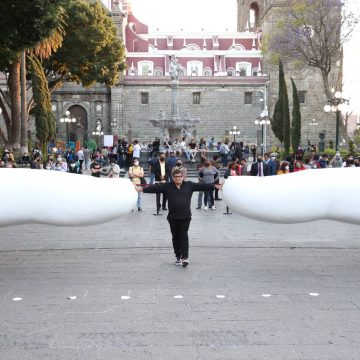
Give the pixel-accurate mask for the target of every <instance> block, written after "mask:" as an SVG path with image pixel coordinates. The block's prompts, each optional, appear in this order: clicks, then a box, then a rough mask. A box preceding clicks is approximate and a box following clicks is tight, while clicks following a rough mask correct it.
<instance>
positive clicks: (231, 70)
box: [227, 67, 235, 76]
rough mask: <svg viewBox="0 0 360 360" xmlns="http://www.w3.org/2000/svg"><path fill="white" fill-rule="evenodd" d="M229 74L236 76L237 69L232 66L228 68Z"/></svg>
mask: <svg viewBox="0 0 360 360" xmlns="http://www.w3.org/2000/svg"><path fill="white" fill-rule="evenodd" d="M227 75H228V76H234V75H235V69H234V68H232V67H230V68H228V69H227Z"/></svg>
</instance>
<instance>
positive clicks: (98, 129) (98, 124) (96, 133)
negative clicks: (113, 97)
mask: <svg viewBox="0 0 360 360" xmlns="http://www.w3.org/2000/svg"><path fill="white" fill-rule="evenodd" d="M92 134H93V135H94V136H96V147H97V148H98V147H99V136H100V135H104V133H103V131H102V124H101V121H100V120H98V121H97V122H96V128H95V131H93V132H92Z"/></svg>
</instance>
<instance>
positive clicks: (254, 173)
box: [250, 161, 270, 176]
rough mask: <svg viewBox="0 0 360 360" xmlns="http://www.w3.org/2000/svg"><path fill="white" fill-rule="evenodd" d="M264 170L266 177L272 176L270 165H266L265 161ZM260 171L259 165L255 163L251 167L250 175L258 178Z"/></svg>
mask: <svg viewBox="0 0 360 360" xmlns="http://www.w3.org/2000/svg"><path fill="white" fill-rule="evenodd" d="M263 170H264V176H269V175H270V168H269V165H268V164H266V162H265V161H263ZM258 171H259V163H258V162H255V163H253V164H252V165H251V171H250V175H251V176H257V175H258Z"/></svg>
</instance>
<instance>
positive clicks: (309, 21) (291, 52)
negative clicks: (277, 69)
mask: <svg viewBox="0 0 360 360" xmlns="http://www.w3.org/2000/svg"><path fill="white" fill-rule="evenodd" d="M286 5H287V6H284V7H282V8H281V9H282V10H281V11H279V13H278V17H279V20H278V23H277V28H276V31H275V32H274V33H273V34H272V35H271V37H270V38H268V39H267V41H266V43H267V47H268V48H267V51H269V52H270V55H271V57H273V58H275V59H276V58H279V57H280V58H282V59H283V60H284V61H285V62H286V63H289V64H291V65H293V66H295V67H303V68H304V69H309V68H312V69H317V70H318V71H319V72H320V74H321V78H322V82H323V88H324V93H325V95H326V97H327V98H328V99H331V98H332V93H331V88H332V84H333V83H335V84H336V88H337V90H341V88H342V58H343V45H344V43H345V42H346V41H347V40H348V39H349V38H350V37H351V35H352V33H353V31H354V29H355V27H356V26H357V25H358V23H359V20H360V19H359V16H358V14H356V13H355V12H351V11H349V10H348V7H347V5H346V2H344V1H342V0H287V4H286ZM339 61H340V69H339V73H338V74H335V73H334V72H332V70H334V69H335V68H336V67H337V63H338V62H339ZM335 75H337V78H335V79H333V78H332V77H333V76H335ZM330 83H331V85H330ZM340 125H341V130H342V133H343V136H344V137H346V138H347V137H348V136H347V129H346V124H344V122H342V121H341V122H340Z"/></svg>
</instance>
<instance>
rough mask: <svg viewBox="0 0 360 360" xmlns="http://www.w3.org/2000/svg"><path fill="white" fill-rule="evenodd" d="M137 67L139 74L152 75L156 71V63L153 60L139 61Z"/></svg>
mask: <svg viewBox="0 0 360 360" xmlns="http://www.w3.org/2000/svg"><path fill="white" fill-rule="evenodd" d="M137 68H138V74H139V76H152V75H153V73H154V63H153V62H152V61H139V62H138V64H137Z"/></svg>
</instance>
